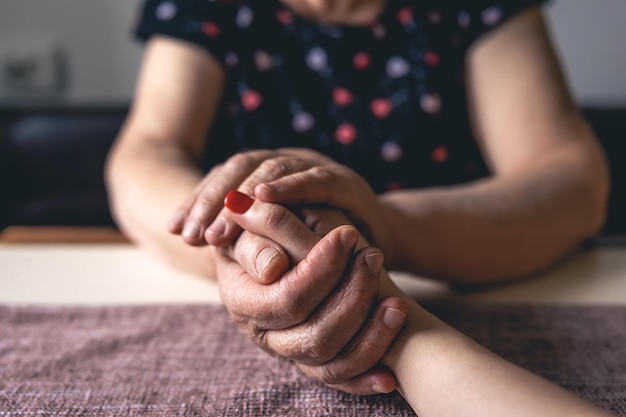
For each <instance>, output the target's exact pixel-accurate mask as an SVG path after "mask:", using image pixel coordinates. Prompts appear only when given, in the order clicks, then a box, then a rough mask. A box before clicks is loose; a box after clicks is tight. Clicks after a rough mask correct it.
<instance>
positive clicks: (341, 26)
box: [275, 0, 401, 32]
mask: <svg viewBox="0 0 626 417" xmlns="http://www.w3.org/2000/svg"><path fill="white" fill-rule="evenodd" d="M400 2H401V1H400V0H385V4H384V5H383V7H382V8H381V10H380V12H379V14H378V16H377V17H376V18H375V19H373V20H372V21H371V22H370V23H363V24H354V25H352V24H347V23H322V22H318V21H315V20H313V19H310V18H308V17H306V16H303V15H301V14H300V13H298V12H297V11H296V10H295V9H293V8H292V7H291V6H290V5H288V4H285V3H283V2H282V1H281V0H275V3H276V7H277V9H278V10H280V9H281V8H282V9H283V10H287V11H289V13H291V14H292V15H293V17H294V19H296V20H298V21H300V22H304V23H306V24H308V25H312V26H315V27H317V28H319V29H320V30H321V31H323V32H326V31H328V30H331V31H332V30H339V31H345V30H347V31H359V30H365V29H367V30H369V29H371V28H372V26H375V25H376V24H377V23H380V22H383V21H386V20H387V17H388V16H389V15H391V14H392V13H393V10H394V9H395V8H396V7H397V4H398V3H400Z"/></svg>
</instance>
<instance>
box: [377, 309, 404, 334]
mask: <svg viewBox="0 0 626 417" xmlns="http://www.w3.org/2000/svg"><path fill="white" fill-rule="evenodd" d="M404 320H406V314H404V313H403V312H402V311H400V310H397V309H395V308H388V309H387V310H385V314H384V315H383V322H384V323H385V324H386V325H387V327H389V328H390V329H397V328H398V327H400V326H402V325H403V324H404Z"/></svg>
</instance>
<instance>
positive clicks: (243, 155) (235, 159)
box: [224, 152, 256, 170]
mask: <svg viewBox="0 0 626 417" xmlns="http://www.w3.org/2000/svg"><path fill="white" fill-rule="evenodd" d="M255 159H256V158H255V154H254V153H252V152H240V153H236V154H235V155H233V156H231V157H230V158H228V160H227V161H226V162H225V164H224V165H225V166H226V167H228V168H229V169H237V170H240V169H249V168H250V167H252V166H253V165H254V164H255Z"/></svg>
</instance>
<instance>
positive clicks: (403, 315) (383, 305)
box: [378, 297, 408, 331]
mask: <svg viewBox="0 0 626 417" xmlns="http://www.w3.org/2000/svg"><path fill="white" fill-rule="evenodd" d="M378 308H379V311H381V313H382V321H383V323H384V324H385V326H387V327H388V328H389V329H391V330H396V331H397V330H400V329H401V328H402V327H404V325H405V324H406V321H407V313H408V308H407V305H406V303H405V302H404V301H403V300H402V299H401V298H399V297H388V298H385V299H383V300H382V301H381V302H380V304H379V307H378Z"/></svg>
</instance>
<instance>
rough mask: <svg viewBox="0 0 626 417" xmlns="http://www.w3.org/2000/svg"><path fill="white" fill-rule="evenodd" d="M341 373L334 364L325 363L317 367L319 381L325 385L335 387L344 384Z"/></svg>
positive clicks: (344, 380)
mask: <svg viewBox="0 0 626 417" xmlns="http://www.w3.org/2000/svg"><path fill="white" fill-rule="evenodd" d="M342 374H343V372H342V370H341V369H340V367H339V366H337V365H335V364H334V363H332V362H330V363H326V364H324V365H321V366H320V367H319V372H318V376H319V379H320V380H321V381H322V382H323V383H324V384H326V385H337V384H341V383H343V382H346V380H347V379H346V378H345V377H343V375H342Z"/></svg>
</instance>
